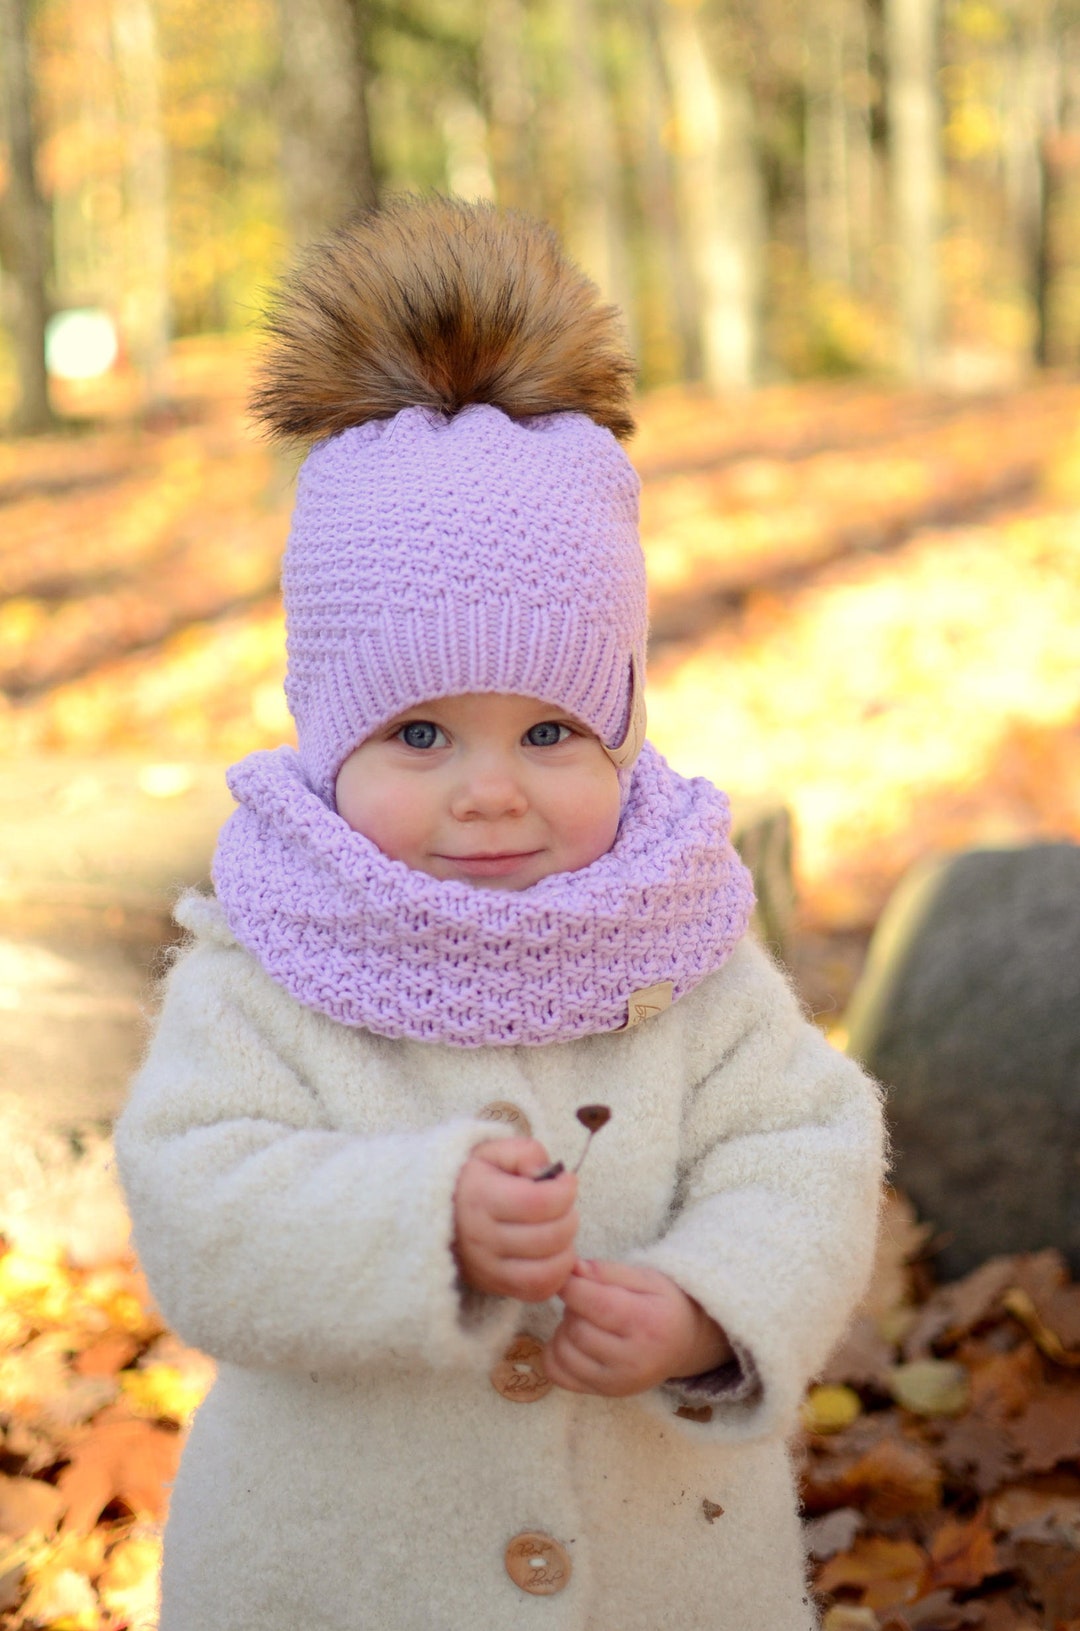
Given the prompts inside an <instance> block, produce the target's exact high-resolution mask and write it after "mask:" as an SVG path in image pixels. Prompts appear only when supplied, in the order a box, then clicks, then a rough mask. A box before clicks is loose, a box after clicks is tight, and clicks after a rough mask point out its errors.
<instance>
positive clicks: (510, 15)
mask: <svg viewBox="0 0 1080 1631" xmlns="http://www.w3.org/2000/svg"><path fill="white" fill-rule="evenodd" d="M524 44H525V8H524V6H523V5H522V0H487V4H486V5H485V6H484V7H483V34H482V37H481V42H480V62H481V73H482V75H483V81H484V95H485V100H486V102H487V110H488V146H489V150H490V155H491V169H492V176H493V179H494V183H495V197H496V199H497V200H498V202H499V203H500V204H501V205H502V206H503V208H504V209H519V210H533V209H535V207H536V202H535V198H534V189H535V180H534V173H533V168H534V167H533V152H532V140H531V126H532V117H533V112H534V109H533V96H532V88H531V86H530V84H529V75H528V68H527V63H526V57H525V50H524Z"/></svg>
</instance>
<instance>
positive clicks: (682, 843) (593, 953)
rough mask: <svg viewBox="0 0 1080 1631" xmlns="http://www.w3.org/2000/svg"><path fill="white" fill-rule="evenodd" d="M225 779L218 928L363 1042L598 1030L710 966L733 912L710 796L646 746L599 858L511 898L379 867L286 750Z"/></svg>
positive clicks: (722, 816) (741, 919) (741, 888)
mask: <svg viewBox="0 0 1080 1631" xmlns="http://www.w3.org/2000/svg"><path fill="white" fill-rule="evenodd" d="M229 785H230V787H231V788H232V791H233V793H234V795H235V797H236V798H237V799H238V801H239V808H238V809H237V810H236V811H235V812H234V813H233V815H232V816H231V817H230V819H229V821H228V822H227V823H226V825H225V827H224V829H223V831H222V833H221V838H220V841H219V845H218V851H217V855H216V857H215V860H214V884H215V887H216V890H217V894H218V898H219V900H220V901H221V904H222V906H223V907H224V910H225V915H226V918H227V920H228V923H229V927H230V928H231V929H232V932H233V933H234V934H235V935H236V937H237V939H238V940H239V941H240V942H241V944H243V945H245V946H246V947H247V948H248V950H249V951H251V952H253V953H254V954H255V955H256V956H257V957H258V959H259V961H260V962H261V963H262V965H263V967H264V968H265V969H266V971H267V973H268V974H270V976H271V977H272V978H273V979H274V980H275V981H277V983H278V984H280V985H282V986H284V988H285V989H286V990H287V991H289V992H290V993H291V994H292V995H293V996H294V997H296V998H297V999H298V1000H299V1001H300V1002H302V1003H304V1004H305V1005H306V1006H307V1007H310V1008H316V1009H318V1010H320V1011H321V1012H322V1013H324V1014H326V1015H328V1016H329V1017H330V1018H331V1019H335V1020H339V1021H340V1022H341V1023H343V1024H345V1025H354V1026H364V1027H366V1028H367V1029H368V1030H371V1031H375V1032H377V1033H378V1034H379V1035H381V1036H388V1037H397V1038H410V1039H413V1040H416V1041H429V1042H448V1043H454V1044H457V1045H459V1046H462V1047H483V1046H491V1045H498V1044H515V1043H524V1044H539V1043H545V1042H565V1041H569V1040H571V1039H573V1038H575V1037H580V1036H587V1035H590V1034H592V1033H594V1032H599V1031H610V1030H615V1029H617V1028H618V1027H619V1026H621V1025H623V1024H624V1023H625V1021H626V1018H627V1000H628V998H629V996H630V994H631V992H633V991H636V990H640V989H642V988H643V987H645V986H649V985H653V984H656V983H657V982H659V981H661V980H671V981H672V982H673V985H674V996H675V999H676V1000H678V998H679V997H681V996H684V995H685V994H686V992H688V991H690V990H691V989H692V988H693V987H694V986H696V985H697V984H698V983H699V982H700V981H701V980H703V979H704V978H705V976H706V975H707V974H709V973H711V972H712V971H713V970H714V969H717V968H720V967H721V966H722V965H723V963H725V962H726V961H727V959H728V957H729V956H730V955H731V953H732V951H733V950H734V948H735V946H736V944H737V943H738V941H739V939H740V938H741V936H742V935H743V933H744V932H745V930H746V926H747V923H748V920H749V917H750V911H751V907H752V904H753V887H752V884H751V882H750V876H749V873H748V872H747V871H746V868H745V867H744V866H743V865H742V862H741V861H740V860H739V858H738V856H737V855H736V854H735V851H734V850H733V849H732V847H731V843H730V841H729V837H728V829H729V822H730V816H729V810H728V802H727V799H726V797H725V795H724V794H723V793H721V792H720V791H719V790H718V789H717V788H715V787H713V785H712V784H711V782H708V781H706V780H704V778H701V777H696V778H694V779H693V780H687V779H685V778H684V777H682V776H679V775H677V774H676V772H675V771H673V770H671V769H670V767H669V766H668V765H667V763H666V762H665V760H664V759H663V758H662V757H661V755H660V754H659V753H658V752H657V751H656V749H655V748H654V747H652V746H651V744H649V743H646V745H645V747H644V749H643V750H642V753H641V755H640V757H639V758H638V761H637V763H636V765H635V767H634V771H633V776H632V780H631V785H630V792H629V798H628V801H627V806H626V809H625V811H624V813H623V817H622V820H621V822H620V825H619V831H618V834H617V836H616V839H615V843H614V845H613V846H612V848H611V849H610V850H608V851H607V852H606V853H605V854H603V855H601V856H600V857H599V858H598V859H597V860H595V861H593V862H592V863H591V864H590V865H589V866H587V867H582V868H581V869H580V870H579V871H577V872H561V873H555V874H552V875H551V876H550V877H546V878H541V879H540V881H539V882H538V883H535V884H533V885H532V887H531V888H529V889H523V890H488V889H478V888H476V887H474V886H473V885H471V884H467V883H461V882H458V881H457V880H456V879H454V880H446V879H439V878H433V877H431V876H430V875H429V874H427V873H425V872H419V871H414V870H412V869H410V868H409V867H407V866H405V865H404V863H403V862H401V861H395V860H391V859H389V858H388V857H387V856H385V855H383V854H382V852H381V851H380V850H379V849H378V848H377V847H376V846H375V845H374V844H373V843H372V842H371V841H370V840H369V839H367V838H365V837H364V836H363V835H362V834H361V833H357V832H354V831H352V829H351V828H349V827H348V826H347V825H346V824H345V822H344V821H343V820H342V819H341V817H340V816H338V815H336V814H335V813H334V811H332V810H330V809H329V808H328V807H327V805H326V804H325V803H324V802H323V801H322V800H321V799H319V798H318V797H317V796H316V794H315V793H314V792H312V790H311V788H310V786H309V785H308V784H307V782H306V780H305V778H304V775H303V771H302V767H301V765H300V762H299V759H298V757H297V755H296V754H295V753H294V752H293V751H292V750H291V749H289V748H279V749H278V750H276V751H275V752H273V753H262V752H261V753H253V754H251V755H249V757H248V758H247V759H244V760H243V761H242V762H241V763H240V764H238V765H234V766H233V768H232V770H231V771H230V772H229Z"/></svg>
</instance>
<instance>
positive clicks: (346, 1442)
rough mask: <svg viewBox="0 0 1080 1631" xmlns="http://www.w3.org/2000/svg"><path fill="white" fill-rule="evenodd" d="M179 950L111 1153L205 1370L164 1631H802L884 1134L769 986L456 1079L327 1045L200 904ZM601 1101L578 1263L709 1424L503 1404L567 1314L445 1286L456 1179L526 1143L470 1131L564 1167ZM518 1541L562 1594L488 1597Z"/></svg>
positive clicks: (186, 1465)
mask: <svg viewBox="0 0 1080 1631" xmlns="http://www.w3.org/2000/svg"><path fill="white" fill-rule="evenodd" d="M178 916H179V917H180V919H181V921H182V922H184V923H185V924H186V926H187V927H188V928H189V929H190V930H192V931H193V934H194V936H195V939H194V943H193V945H192V946H191V947H190V948H189V949H188V950H187V951H186V952H185V953H184V955H183V956H182V957H181V958H180V959H179V960H178V962H177V964H176V965H175V967H174V968H173V970H172V972H171V975H170V977H169V981H168V987H167V993H166V1000H165V1004H164V1009H163V1012H162V1015H161V1018H160V1022H159V1024H158V1027H157V1032H156V1035H155V1037H154V1040H153V1042H152V1044H151V1047H150V1049H149V1053H148V1055H147V1058H146V1060H145V1062H144V1064H143V1066H142V1069H141V1071H140V1072H139V1075H138V1076H137V1078H136V1080H135V1083H134V1088H133V1092H132V1096H131V1099H130V1102H129V1104H128V1106H127V1108H126V1110H125V1112H124V1114H123V1116H122V1118H121V1121H120V1123H119V1125H118V1128H117V1133H116V1150H117V1157H118V1162H119V1167H120V1172H121V1176H122V1178H123V1181H124V1184H125V1187H126V1190H127V1194H128V1198H129V1202H130V1206H131V1211H132V1216H133V1219H134V1229H135V1240H136V1244H137V1247H138V1250H139V1253H140V1255H141V1258H142V1261H143V1264H144V1266H145V1268H146V1271H147V1274H148V1276H149V1280H150V1284H151V1286H152V1288H153V1290H154V1293H155V1295H156V1296H157V1298H158V1300H159V1302H160V1306H161V1309H162V1311H163V1313H164V1315H165V1317H166V1318H167V1319H168V1320H169V1321H170V1322H171V1323H172V1324H173V1326H174V1327H175V1328H176V1330H177V1331H178V1332H179V1333H180V1334H181V1335H182V1336H183V1337H184V1338H185V1339H186V1340H187V1341H188V1342H190V1343H193V1344H195V1345H196V1346H198V1347H200V1348H202V1349H204V1350H205V1351H206V1352H208V1353H210V1354H212V1355H214V1356H215V1358H216V1359H217V1360H218V1364H219V1371H218V1380H217V1382H216V1383H215V1385H214V1387H213V1389H212V1390H211V1393H210V1395H209V1397H208V1398H207V1400H206V1402H205V1404H204V1405H203V1406H202V1408H201V1410H200V1411H199V1413H198V1415H197V1417H196V1420H195V1423H194V1426H193V1429H192V1432H191V1438H190V1441H189V1443H188V1446H187V1449H186V1451H185V1454H184V1457H183V1461H182V1465H181V1469H180V1473H179V1477H178V1479H177V1483H176V1487H175V1491H174V1494H173V1497H172V1505H171V1513H170V1517H169V1523H168V1528H167V1532H166V1547H165V1565H164V1572H163V1611H162V1620H161V1631H531V1628H534V1627H535V1628H536V1631H811V1628H812V1627H814V1626H815V1625H816V1623H817V1622H816V1618H815V1615H814V1612H813V1609H812V1607H811V1606H810V1605H809V1603H808V1600H807V1598H808V1594H807V1591H806V1588H805V1584H804V1562H803V1552H802V1546H801V1541H800V1533H799V1525H798V1520H797V1516H796V1507H795V1500H794V1495H793V1488H792V1475H791V1469H790V1465H789V1460H788V1456H787V1452H786V1450H785V1438H786V1437H787V1436H788V1435H789V1434H790V1432H791V1430H792V1427H793V1425H794V1422H795V1419H796V1412H797V1408H798V1404H799V1400H800V1397H801V1394H802V1392H803V1389H804V1387H805V1385H806V1383H807V1381H808V1380H809V1379H810V1378H811V1377H812V1376H813V1375H814V1373H815V1372H816V1371H817V1370H818V1369H819V1368H820V1367H821V1366H822V1364H823V1362H824V1361H825V1359H826V1358H827V1356H828V1354H829V1351H830V1350H831V1349H832V1347H833V1346H834V1344H835V1343H836V1341H837V1339H838V1337H839V1336H840V1334H841V1330H842V1328H843V1325H844V1323H845V1321H846V1318H847V1316H848V1314H849V1312H850V1310H851V1308H852V1306H853V1304H854V1302H855V1301H856V1299H857V1298H858V1296H859V1295H860V1293H861V1291H862V1290H863V1287H864V1284H865V1281H866V1278H867V1274H868V1270H869V1265H870V1260H871V1254H872V1247H873V1238H874V1232H875V1218H876V1208H877V1198H878V1190H879V1184H880V1180H881V1163H882V1136H881V1121H880V1109H879V1102H878V1094H877V1091H876V1089H875V1087H874V1086H873V1084H871V1083H870V1082H868V1081H867V1079H866V1078H865V1077H864V1076H863V1075H862V1073H861V1072H860V1071H859V1070H858V1068H857V1067H856V1066H855V1065H854V1064H852V1063H851V1062H850V1061H849V1060H847V1059H845V1058H843V1057H842V1056H841V1055H839V1054H837V1053H835V1052H834V1051H833V1050H832V1049H831V1048H830V1047H829V1046H828V1045H827V1043H826V1042H825V1041H824V1039H823V1038H822V1037H821V1035H820V1034H819V1033H818V1032H817V1030H815V1029H814V1027H813V1026H812V1025H810V1024H809V1023H807V1022H806V1021H805V1020H804V1018H803V1017H802V1015H801V1013H800V1011H799V1009H798V1006H797V1004H796V1002H795V1000H794V998H793V997H792V996H791V994H790V992H789V990H788V987H787V985H786V983H785V982H784V980H783V978H782V977H781V975H780V974H779V973H778V972H777V971H776V969H775V968H774V967H773V965H772V964H771V963H770V962H769V960H768V959H767V957H766V956H765V955H764V953H763V952H761V951H760V950H759V949H758V948H757V947H756V946H755V945H754V944H753V943H752V942H751V941H749V940H745V941H743V942H742V943H741V944H740V946H739V948H738V949H737V950H736V952H735V954H734V956H733V957H732V958H731V959H730V961H729V962H728V963H727V964H726V965H725V967H723V968H722V969H720V970H719V971H717V972H716V973H714V974H712V975H710V976H709V977H708V978H707V979H706V980H705V981H704V982H703V983H702V984H701V985H699V986H698V987H697V989H696V990H694V991H693V992H691V993H690V994H689V995H688V996H686V997H684V998H683V999H682V1000H681V1001H680V1002H678V1003H676V1004H675V1005H674V1006H673V1007H672V1008H671V1009H669V1010H668V1011H667V1012H666V1013H664V1014H661V1015H659V1016H657V1017H655V1018H653V1019H650V1020H649V1021H647V1022H646V1023H644V1024H643V1025H641V1026H639V1027H636V1028H634V1029H632V1030H629V1031H625V1032H620V1033H608V1034H603V1035H597V1036H592V1037H587V1038H584V1039H582V1040H578V1041H573V1042H566V1043H556V1044H552V1045H549V1046H546V1047H511V1048H491V1049H479V1050H471V1049H462V1048H454V1047H450V1046H442V1045H435V1044H430V1043H413V1042H395V1041H387V1040H385V1039H383V1038H381V1037H378V1036H375V1035H373V1034H372V1033H370V1032H367V1031H364V1030H357V1029H349V1028H346V1027H344V1026H341V1025H338V1024H336V1023H335V1022H334V1021H332V1020H330V1019H328V1018H326V1017H325V1016H323V1015H321V1014H319V1013H316V1012H314V1011H313V1010H309V1009H306V1008H304V1007H302V1006H300V1005H299V1004H297V1003H296V1002H295V1001H294V999H293V998H291V997H290V996H288V995H287V994H286V992H285V991H284V990H283V989H281V988H280V987H279V986H277V985H276V984H275V983H274V982H273V981H272V980H271V979H270V978H269V976H268V975H267V974H266V973H265V972H264V971H263V969H262V967H261V966H260V964H259V963H258V962H257V961H255V959H254V958H253V957H251V956H250V955H249V953H248V952H247V951H245V950H244V949H242V948H241V947H240V946H239V945H238V944H237V943H236V941H235V940H234V939H233V937H232V935H231V934H230V932H229V930H228V928H227V927H226V925H225V922H224V918H223V916H222V914H221V911H220V908H219V907H218V906H217V904H216V903H215V902H213V901H208V900H204V899H201V898H198V897H188V899H187V900H186V902H184V903H182V905H181V909H180V911H179V913H178ZM590 1101H599V1102H602V1103H605V1104H608V1105H609V1106H610V1107H611V1111H612V1118H611V1121H610V1123H609V1125H608V1126H607V1127H605V1128H604V1130H603V1132H602V1133H601V1134H600V1135H599V1136H598V1137H597V1139H596V1141H595V1143H594V1145H593V1148H592V1151H591V1153H590V1156H589V1160H588V1162H587V1163H586V1165H585V1167H584V1169H583V1172H582V1177H581V1188H580V1203H579V1205H580V1214H581V1228H580V1234H579V1240H578V1244H579V1250H580V1253H581V1255H582V1256H589V1257H604V1258H622V1259H629V1260H632V1261H635V1262H640V1263H648V1264H651V1265H652V1266H654V1267H655V1268H657V1269H660V1270H662V1271H663V1272H664V1273H665V1274H667V1275H669V1276H670V1277H671V1278H672V1279H673V1280H675V1281H676V1282H677V1284H679V1285H680V1286H682V1287H683V1289H684V1290H685V1291H687V1292H688V1293H689V1294H690V1295H691V1296H693V1297H695V1298H697V1300H698V1301H699V1302H700V1303H702V1304H703V1305H704V1307H705V1308H706V1309H707V1310H708V1312H709V1313H710V1314H711V1315H712V1316H713V1317H714V1318H715V1319H716V1320H717V1321H718V1322H719V1323H720V1324H721V1325H722V1326H723V1328H724V1329H725V1331H726V1332H727V1333H728V1334H729V1336H730V1338H731V1339H732V1341H733V1342H734V1343H735V1345H736V1347H737V1351H738V1352H739V1353H740V1355H742V1356H744V1357H747V1358H749V1360H750V1361H751V1364H750V1366H749V1374H750V1377H751V1385H750V1387H749V1388H746V1387H744V1388H743V1389H742V1390H741V1392H742V1396H739V1394H740V1390H739V1389H738V1388H736V1389H735V1390H734V1391H733V1392H732V1393H731V1394H729V1395H727V1396H726V1397H723V1398H720V1399H718V1400H717V1401H716V1402H715V1403H714V1405H713V1408H712V1418H711V1420H709V1421H707V1422H706V1421H700V1420H691V1419H687V1418H685V1417H680V1416H678V1415H677V1414H676V1410H677V1409H678V1408H679V1405H680V1403H684V1402H685V1400H684V1399H682V1398H681V1397H680V1395H679V1393H678V1392H677V1390H675V1389H669V1388H657V1389H655V1390H653V1391H652V1392H651V1393H649V1394H645V1395H641V1396H638V1397H635V1398H630V1399H602V1398H597V1397H594V1396H588V1395H579V1394H570V1393H566V1392H563V1391H562V1390H560V1389H558V1388H554V1389H552V1390H551V1391H550V1392H549V1393H547V1395H546V1396H545V1397H543V1398H539V1399H536V1400H534V1401H532V1402H530V1403H522V1402H515V1401H511V1400H508V1399H507V1398H505V1397H503V1396H502V1394H501V1393H500V1392H499V1391H497V1390H496V1388H495V1387H494V1386H493V1384H492V1381H491V1380H490V1377H489V1373H490V1371H491V1370H492V1367H493V1366H494V1365H495V1363H496V1362H497V1361H498V1360H499V1359H500V1358H501V1356H502V1355H503V1353H504V1352H505V1350H506V1348H507V1346H508V1344H509V1342H510V1340H511V1339H512V1337H513V1335H514V1334H515V1333H516V1332H520V1331H527V1332H532V1333H534V1334H536V1335H538V1336H539V1337H541V1338H545V1337H547V1336H548V1335H549V1334H550V1333H551V1331H552V1330H553V1329H554V1326H555V1324H556V1322H557V1320H558V1317H559V1304H558V1303H557V1302H555V1301H553V1302H551V1303H546V1304H542V1305H535V1306H533V1305H523V1304H520V1303H514V1302H511V1301H509V1300H507V1299H502V1298H484V1297H479V1296H476V1295H470V1296H468V1297H467V1298H465V1299H463V1298H462V1296H461V1294H460V1292H459V1290H458V1289H457V1287H456V1285H455V1272H454V1262H453V1259H452V1256H451V1235H452V1199H453V1193H454V1187H455V1182H456V1179H457V1175H458V1172H459V1170H460V1168H461V1165H462V1163H463V1162H464V1160H465V1159H466V1157H467V1156H468V1154H469V1152H470V1151H471V1150H472V1149H473V1148H474V1147H475V1146H476V1145H478V1144H480V1143H482V1142H483V1141H484V1140H486V1139H490V1138H492V1137H493V1136H502V1135H503V1134H509V1133H510V1132H511V1131H512V1129H511V1128H509V1127H500V1126H498V1125H496V1124H494V1123H492V1122H490V1121H487V1120H483V1119H478V1115H477V1112H478V1111H480V1110H481V1109H483V1108H484V1107H485V1106H487V1105H489V1104H491V1103H493V1102H509V1103H511V1104H513V1105H516V1106H518V1107H519V1108H520V1109H521V1110H522V1111H523V1112H524V1113H525V1114H526V1116H527V1117H528V1120H529V1122H530V1123H531V1127H532V1131H533V1134H534V1135H535V1136H536V1137H538V1138H539V1139H541V1140H542V1141H543V1142H544V1144H545V1145H546V1146H547V1148H548V1149H549V1151H550V1152H551V1154H552V1157H553V1159H554V1158H556V1157H562V1158H565V1159H567V1160H574V1159H576V1157H577V1155H578V1153H579V1151H580V1149H581V1143H582V1132H581V1128H580V1127H579V1125H578V1123H577V1121H576V1120H575V1115H574V1112H575V1110H576V1109H577V1107H578V1105H580V1104H581V1103H582V1102H590ZM754 1372H756V1382H754V1381H753V1373H754ZM698 1402H700V1401H698ZM706 1502H709V1503H712V1504H713V1505H714V1506H716V1507H722V1509H723V1511H722V1513H720V1514H719V1515H716V1514H715V1513H714V1514H712V1518H711V1521H710V1519H709V1517H708V1516H707V1515H706V1507H705V1505H704V1503H706ZM710 1510H711V1509H710ZM522 1531H534V1532H539V1533H541V1534H543V1535H545V1536H550V1537H552V1538H554V1539H555V1540H556V1541H558V1542H559V1544H560V1545H561V1546H562V1547H563V1548H564V1550H565V1553H566V1555H567V1556H568V1557H569V1559H570V1560H571V1563H572V1572H571V1574H570V1578H569V1581H568V1583H567V1584H566V1585H565V1586H564V1588H563V1589H561V1590H559V1591H557V1592H556V1593H555V1594H554V1595H549V1596H534V1595H531V1594H527V1593H526V1592H524V1591H523V1590H521V1589H520V1588H519V1587H518V1586H517V1585H515V1584H514V1582H513V1581H512V1579H511V1578H510V1576H509V1574H508V1573H507V1570H506V1568H505V1566H504V1551H505V1549H506V1547H507V1544H508V1543H509V1542H510V1541H511V1540H512V1538H513V1537H514V1536H515V1535H517V1534H519V1533H520V1532H522Z"/></svg>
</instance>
